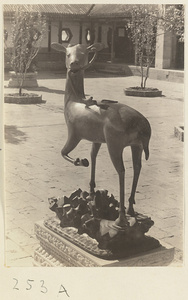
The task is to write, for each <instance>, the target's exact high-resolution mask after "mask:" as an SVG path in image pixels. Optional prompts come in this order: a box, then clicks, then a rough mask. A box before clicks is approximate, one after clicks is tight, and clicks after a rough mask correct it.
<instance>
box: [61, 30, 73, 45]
mask: <svg viewBox="0 0 188 300" xmlns="http://www.w3.org/2000/svg"><path fill="white" fill-rule="evenodd" d="M71 39H72V32H71V30H70V29H69V28H62V30H61V41H62V42H64V43H68V42H70V40H71Z"/></svg>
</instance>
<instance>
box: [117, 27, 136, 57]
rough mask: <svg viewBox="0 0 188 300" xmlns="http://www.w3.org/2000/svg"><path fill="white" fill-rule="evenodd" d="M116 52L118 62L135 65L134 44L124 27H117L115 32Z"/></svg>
mask: <svg viewBox="0 0 188 300" xmlns="http://www.w3.org/2000/svg"><path fill="white" fill-rule="evenodd" d="M114 52H115V60H116V61H117V62H124V63H134V59H135V54H134V48H133V43H132V41H131V40H130V38H129V37H128V33H127V30H126V28H125V27H124V26H117V27H116V29H115V32H114Z"/></svg>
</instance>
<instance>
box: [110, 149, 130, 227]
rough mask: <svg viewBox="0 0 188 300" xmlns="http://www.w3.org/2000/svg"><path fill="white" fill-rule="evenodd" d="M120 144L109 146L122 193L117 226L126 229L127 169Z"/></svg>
mask: <svg viewBox="0 0 188 300" xmlns="http://www.w3.org/2000/svg"><path fill="white" fill-rule="evenodd" d="M117 145H118V144H116V143H113V144H112V145H109V144H107V146H108V150H109V154H110V158H111V160H112V163H113V165H114V167H115V169H116V171H117V173H118V175H119V191H120V204H119V217H118V219H117V220H116V221H115V224H116V225H118V226H120V227H124V226H127V225H128V221H127V218H126V216H125V206H124V205H125V168H124V164H123V158H122V155H123V148H122V149H121V148H120V149H118V147H117Z"/></svg>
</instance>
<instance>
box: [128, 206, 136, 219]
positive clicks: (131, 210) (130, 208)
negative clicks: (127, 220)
mask: <svg viewBox="0 0 188 300" xmlns="http://www.w3.org/2000/svg"><path fill="white" fill-rule="evenodd" d="M127 214H128V215H129V216H131V217H135V211H134V208H133V207H129V208H128V211H127Z"/></svg>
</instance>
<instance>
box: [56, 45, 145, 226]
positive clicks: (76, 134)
mask: <svg viewBox="0 0 188 300" xmlns="http://www.w3.org/2000/svg"><path fill="white" fill-rule="evenodd" d="M52 47H53V48H54V49H56V50H57V51H62V52H65V53H66V68H67V79H66V88H65V98H64V115H65V120H66V124H67V128H68V138H67V142H66V144H65V146H64V147H63V149H62V151H61V154H62V156H63V157H64V158H65V159H66V160H68V161H69V162H71V163H73V164H74V165H75V166H85V167H87V166H88V165H89V162H88V160H87V159H80V158H77V159H73V158H71V157H70V156H69V153H70V152H71V151H72V150H73V149H74V148H75V147H76V146H77V145H78V143H79V142H80V141H81V140H82V139H85V140H88V141H91V142H92V150H91V180H90V194H93V193H94V189H95V167H96V157H97V154H98V151H99V149H100V146H101V144H102V143H106V144H107V148H108V151H109V154H110V158H111V160H112V163H113V165H114V167H115V169H116V171H117V173H118V175H119V189H120V204H119V217H118V219H117V220H116V221H115V224H116V225H117V226H120V227H125V226H127V225H128V221H127V218H126V214H125V206H124V199H125V195H124V191H125V168H124V163H123V158H122V154H123V150H124V148H125V147H127V146H130V147H131V151H132V160H133V169H134V176H133V183H132V190H131V195H130V198H129V207H128V210H127V214H129V215H130V216H135V212H134V208H133V204H135V192H136V187H137V183H138V179H139V174H140V170H141V157H142V152H143V150H144V152H145V158H146V160H147V159H148V158H149V148H148V145H149V140H150V136H151V127H150V124H149V122H148V120H147V119H146V118H145V117H144V116H143V115H142V114H141V113H139V112H138V111H136V110H135V109H133V108H131V107H129V106H127V105H124V104H120V103H118V102H117V101H110V100H109V101H108V100H104V101H101V102H100V103H97V102H96V101H94V100H92V98H89V99H85V94H84V70H85V69H86V68H88V67H89V66H90V65H91V63H93V61H94V59H95V57H96V53H97V51H100V50H101V49H102V48H103V46H102V45H101V44H99V43H95V44H93V45H91V46H87V45H83V44H78V45H74V46H71V45H69V46H68V47H67V48H65V47H64V46H63V45H61V44H59V43H52ZM90 52H93V53H94V55H93V58H92V59H91V61H90V62H88V54H89V53H90ZM104 104H105V105H104Z"/></svg>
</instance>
